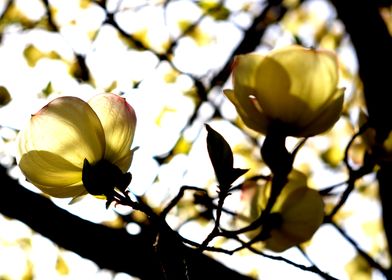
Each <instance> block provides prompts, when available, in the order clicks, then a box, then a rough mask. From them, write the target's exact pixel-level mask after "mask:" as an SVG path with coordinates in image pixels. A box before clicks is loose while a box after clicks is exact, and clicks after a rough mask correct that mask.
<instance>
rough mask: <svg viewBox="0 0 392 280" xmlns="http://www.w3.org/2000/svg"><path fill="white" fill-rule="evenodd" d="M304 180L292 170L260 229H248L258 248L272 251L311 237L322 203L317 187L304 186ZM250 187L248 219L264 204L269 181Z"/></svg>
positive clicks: (288, 246)
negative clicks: (251, 192) (252, 191)
mask: <svg viewBox="0 0 392 280" xmlns="http://www.w3.org/2000/svg"><path fill="white" fill-rule="evenodd" d="M306 180H307V178H306V176H305V175H304V174H303V173H301V172H299V171H297V170H293V171H292V172H291V173H290V174H289V177H288V183H287V184H286V186H285V187H284V188H283V190H282V192H281V193H280V195H279V196H278V198H277V200H276V202H275V204H274V206H273V208H272V210H271V214H270V215H269V216H267V219H266V220H265V221H264V223H263V225H262V226H261V227H260V228H258V229H256V230H253V231H250V232H248V233H247V236H248V237H249V238H250V239H253V238H257V240H259V241H261V243H259V245H260V247H262V248H265V249H269V250H272V251H275V252H282V251H285V250H287V249H288V248H290V247H293V246H296V245H299V244H301V243H303V242H305V241H307V240H309V239H311V237H312V236H313V234H314V233H315V232H316V230H317V229H318V228H319V227H320V225H321V223H322V222H323V218H324V202H323V200H322V198H321V195H320V194H319V193H318V192H317V191H316V190H314V189H311V188H309V187H307V184H306ZM253 183H254V184H256V183H255V182H253ZM253 187H255V188H253V190H254V191H255V192H254V193H253V195H251V196H249V194H248V195H247V196H246V197H248V198H250V209H249V213H250V219H251V220H256V219H257V218H258V217H259V216H260V214H261V213H262V211H263V209H265V206H266V205H267V201H268V198H269V194H270V190H271V184H270V182H268V183H267V184H266V185H264V186H253Z"/></svg>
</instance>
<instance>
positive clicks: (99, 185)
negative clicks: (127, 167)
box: [82, 159, 132, 201]
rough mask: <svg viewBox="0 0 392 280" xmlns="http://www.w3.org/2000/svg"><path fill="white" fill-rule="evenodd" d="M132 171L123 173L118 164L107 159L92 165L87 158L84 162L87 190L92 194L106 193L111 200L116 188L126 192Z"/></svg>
mask: <svg viewBox="0 0 392 280" xmlns="http://www.w3.org/2000/svg"><path fill="white" fill-rule="evenodd" d="M131 179H132V175H131V173H129V172H127V173H125V174H124V173H122V171H121V170H120V168H118V166H117V165H115V164H113V163H111V162H109V161H108V160H106V159H102V160H100V161H98V162H97V163H96V164H94V165H91V164H90V163H89V162H88V160H87V159H85V160H84V163H83V174H82V181H83V184H84V187H85V188H86V190H87V192H88V193H90V194H92V195H105V196H106V197H107V199H108V201H109V200H111V199H112V198H113V196H114V194H115V189H118V190H119V191H121V192H124V191H125V190H126V188H127V187H128V185H129V183H130V182H131Z"/></svg>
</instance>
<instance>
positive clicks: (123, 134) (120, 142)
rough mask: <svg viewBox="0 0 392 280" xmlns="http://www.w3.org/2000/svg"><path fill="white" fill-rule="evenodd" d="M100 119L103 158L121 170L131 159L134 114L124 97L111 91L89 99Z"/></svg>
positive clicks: (124, 168) (134, 123)
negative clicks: (104, 148) (103, 144)
mask: <svg viewBox="0 0 392 280" xmlns="http://www.w3.org/2000/svg"><path fill="white" fill-rule="evenodd" d="M89 104H90V106H91V107H92V108H93V109H94V111H95V112H96V113H97V115H98V117H99V119H100V120H101V123H102V126H103V129H104V131H105V138H106V150H105V158H106V159H107V160H109V161H110V162H112V163H114V164H118V167H119V168H120V169H121V170H122V171H123V172H125V171H127V170H128V168H129V166H130V164H131V160H132V153H131V145H132V141H133V136H134V133H135V128H136V114H135V111H134V110H133V108H132V107H131V105H129V104H128V103H127V102H126V100H125V98H122V97H120V96H118V95H115V94H111V93H104V94H99V95H96V96H95V97H93V98H92V99H91V100H90V101H89Z"/></svg>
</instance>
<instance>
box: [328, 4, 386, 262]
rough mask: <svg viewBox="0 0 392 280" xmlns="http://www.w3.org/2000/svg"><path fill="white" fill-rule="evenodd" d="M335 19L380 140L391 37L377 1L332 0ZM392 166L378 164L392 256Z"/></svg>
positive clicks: (383, 122) (381, 137)
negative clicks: (344, 35) (351, 48)
mask: <svg viewBox="0 0 392 280" xmlns="http://www.w3.org/2000/svg"><path fill="white" fill-rule="evenodd" d="M332 3H333V4H334V5H335V7H336V9H337V13H338V16H339V17H340V19H341V20H342V21H343V23H344V25H345V27H346V29H347V32H348V33H349V34H350V37H351V40H352V43H353V45H354V48H355V50H356V53H357V57H358V62H359V75H360V77H361V79H362V82H363V88H364V94H365V99H366V105H367V109H368V113H369V122H370V126H372V127H375V128H376V133H377V137H378V138H379V139H383V138H384V137H385V136H386V135H387V134H388V133H389V131H390V130H391V129H392V122H391V121H390V120H391V119H392V110H391V109H390V103H389V100H390V98H391V95H392V86H391V83H390V71H386V70H385V69H391V65H392V52H391V50H392V37H391V35H390V34H389V32H388V29H387V26H386V25H385V23H384V22H383V20H382V18H381V16H380V13H379V10H378V6H377V1H373V0H363V1H356V0H346V1H338V0H333V1H332ZM390 171H391V167H390V166H389V165H388V166H386V165H383V164H382V165H381V168H380V170H379V176H378V179H379V188H380V197H381V203H382V207H383V223H384V228H385V232H386V236H387V240H388V244H389V253H390V255H392V249H391V248H392V204H391V203H390V201H389V199H388V198H389V197H391V196H392V189H391V185H392V177H391V174H392V173H391V172H390Z"/></svg>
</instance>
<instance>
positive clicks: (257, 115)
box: [223, 89, 268, 133]
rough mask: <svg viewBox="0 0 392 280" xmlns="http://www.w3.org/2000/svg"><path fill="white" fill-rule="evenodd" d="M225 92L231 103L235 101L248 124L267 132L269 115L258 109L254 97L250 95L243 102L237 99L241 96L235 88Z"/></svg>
mask: <svg viewBox="0 0 392 280" xmlns="http://www.w3.org/2000/svg"><path fill="white" fill-rule="evenodd" d="M223 92H224V94H225V95H226V96H227V98H229V100H230V101H231V103H233V105H234V106H235V108H236V110H237V112H238V114H239V115H240V117H241V119H242V121H243V122H244V123H245V125H246V126H248V127H249V128H251V129H254V130H256V131H258V132H261V133H266V131H267V126H268V120H267V117H266V116H265V114H264V113H263V112H260V111H258V110H257V109H256V107H255V106H254V104H252V100H251V98H252V97H250V96H248V97H247V98H244V99H242V102H243V103H244V104H241V103H240V101H239V98H238V99H237V96H238V97H239V95H238V94H236V93H235V92H234V91H233V90H230V89H225V90H224V91H223Z"/></svg>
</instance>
